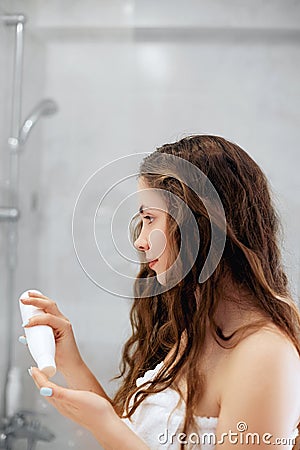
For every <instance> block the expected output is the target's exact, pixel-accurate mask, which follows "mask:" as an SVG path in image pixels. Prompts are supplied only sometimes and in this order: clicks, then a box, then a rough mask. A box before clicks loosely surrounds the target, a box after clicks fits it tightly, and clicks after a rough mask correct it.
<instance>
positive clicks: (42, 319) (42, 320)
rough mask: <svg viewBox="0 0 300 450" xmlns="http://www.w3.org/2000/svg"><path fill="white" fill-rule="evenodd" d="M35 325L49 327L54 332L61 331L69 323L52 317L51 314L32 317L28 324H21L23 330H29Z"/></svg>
mask: <svg viewBox="0 0 300 450" xmlns="http://www.w3.org/2000/svg"><path fill="white" fill-rule="evenodd" d="M36 325H49V327H51V328H53V330H54V331H56V330H57V331H62V330H65V329H67V327H68V326H70V322H69V321H67V320H66V319H64V318H61V317H57V316H53V315H52V314H47V313H45V314H39V315H37V316H32V317H31V318H30V319H29V320H28V322H25V323H24V324H23V327H24V328H31V327H34V326H36Z"/></svg>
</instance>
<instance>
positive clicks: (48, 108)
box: [19, 99, 58, 145]
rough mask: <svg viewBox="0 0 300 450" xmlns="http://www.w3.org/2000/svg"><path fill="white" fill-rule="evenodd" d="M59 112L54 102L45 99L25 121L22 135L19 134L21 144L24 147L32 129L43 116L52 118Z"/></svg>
mask: <svg viewBox="0 0 300 450" xmlns="http://www.w3.org/2000/svg"><path fill="white" fill-rule="evenodd" d="M57 111H58V107H57V104H56V103H55V102H54V100H51V99H45V100H42V101H41V102H40V103H38V104H37V105H36V107H35V108H34V109H33V110H32V111H31V113H30V114H29V116H28V117H27V119H26V120H25V121H24V123H23V125H22V127H21V130H20V133H19V144H20V145H24V144H25V142H26V141H27V138H28V136H29V134H30V131H31V129H32V127H33V126H34V125H35V124H36V122H37V121H38V120H39V118H40V117H42V116H51V115H52V114H55V113H56V112H57Z"/></svg>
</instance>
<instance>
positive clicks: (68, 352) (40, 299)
mask: <svg viewBox="0 0 300 450" xmlns="http://www.w3.org/2000/svg"><path fill="white" fill-rule="evenodd" d="M21 302H22V303H23V304H24V305H33V306H36V307H37V308H40V309H42V310H44V311H45V313H46V314H40V315H37V316H33V317H32V318H31V319H30V320H29V323H28V324H27V325H26V328H29V327H33V326H36V325H49V326H50V327H51V328H52V329H53V333H54V338H55V344H56V352H55V362H56V365H57V369H58V370H59V371H61V372H62V373H63V374H64V372H65V371H67V372H70V371H71V370H73V369H74V368H75V367H78V366H80V365H81V364H83V361H82V358H81V356H80V353H79V350H78V347H77V345H76V342H75V337H74V334H73V329H72V325H71V323H70V321H69V320H68V319H67V318H66V317H65V316H64V315H63V314H62V313H61V312H60V310H59V309H58V307H57V305H56V303H55V302H54V301H53V300H51V299H50V298H48V297H46V296H45V295H42V294H39V293H36V292H30V293H29V297H28V298H24V299H21Z"/></svg>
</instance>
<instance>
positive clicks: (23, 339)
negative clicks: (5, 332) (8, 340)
mask: <svg viewBox="0 0 300 450" xmlns="http://www.w3.org/2000/svg"><path fill="white" fill-rule="evenodd" d="M18 341H19V342H20V343H21V344H23V345H26V344H27V340H26V337H25V336H19V337H18Z"/></svg>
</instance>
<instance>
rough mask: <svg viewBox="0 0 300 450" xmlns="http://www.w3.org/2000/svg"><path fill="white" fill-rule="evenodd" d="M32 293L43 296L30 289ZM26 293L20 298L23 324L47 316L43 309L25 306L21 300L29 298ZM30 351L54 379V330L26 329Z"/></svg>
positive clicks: (48, 328)
mask: <svg viewBox="0 0 300 450" xmlns="http://www.w3.org/2000/svg"><path fill="white" fill-rule="evenodd" d="M29 291H31V292H36V293H39V294H41V292H40V291H37V290H35V289H29ZM29 291H25V292H23V294H22V295H21V296H20V298H19V305H20V311H21V316H22V320H23V324H24V323H26V322H27V321H28V320H29V319H30V318H31V317H33V316H37V315H41V314H46V313H45V311H44V310H43V309H40V308H37V307H36V306H33V305H24V303H22V302H21V301H20V300H21V298H27V297H29V295H28V292H29ZM24 332H25V336H26V340H27V344H28V348H29V351H30V353H31V355H32V357H33V359H34V360H35V362H36V363H37V366H38V368H39V369H40V370H41V371H42V372H43V373H44V374H45V375H46V376H47V377H48V378H50V377H53V375H55V373H56V365H55V339H54V334H53V330H52V328H51V327H50V326H49V325H35V326H33V327H30V328H24Z"/></svg>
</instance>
